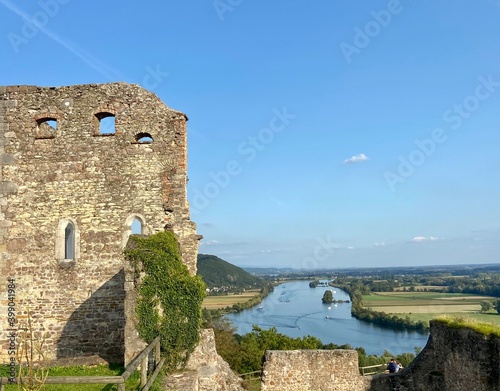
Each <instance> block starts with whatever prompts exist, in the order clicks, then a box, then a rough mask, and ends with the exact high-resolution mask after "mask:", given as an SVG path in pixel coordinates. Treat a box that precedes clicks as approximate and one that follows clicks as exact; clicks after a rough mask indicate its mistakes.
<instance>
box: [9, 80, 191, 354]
mask: <svg viewBox="0 0 500 391" xmlns="http://www.w3.org/2000/svg"><path fill="white" fill-rule="evenodd" d="M105 117H114V120H115V128H114V131H112V132H111V133H109V132H104V133H103V132H102V131H101V130H100V127H101V123H102V122H104V118H105ZM186 121H187V118H186V116H185V115H184V114H182V113H180V112H177V111H175V110H172V109H170V108H168V107H167V106H165V104H163V103H162V102H161V101H160V100H159V99H158V97H157V96H156V95H154V94H152V93H150V92H148V91H146V90H144V89H142V88H140V87H139V86H137V85H128V84H125V83H112V84H102V85H97V84H96V85H94V84H93V85H80V86H70V87H60V88H53V87H51V88H43V87H34V86H12V87H0V255H1V258H0V275H1V276H3V277H4V278H5V280H4V281H1V282H0V314H2V315H1V316H0V319H2V321H0V362H2V361H5V360H6V359H7V358H8V357H7V356H6V354H7V349H6V347H7V345H6V342H4V341H7V338H6V328H7V322H6V321H4V319H5V317H4V315H6V314H7V293H6V289H7V281H6V279H7V277H12V278H14V279H15V282H16V307H17V308H18V309H19V310H20V312H18V313H17V319H18V320H19V321H21V322H22V321H23V318H24V317H25V316H26V309H27V308H28V305H29V308H30V311H31V313H32V319H33V324H34V329H35V330H36V331H37V333H38V334H37V335H41V334H45V335H46V336H47V340H46V342H47V349H48V352H49V353H51V355H52V358H55V359H64V358H70V357H71V358H73V357H81V356H89V355H95V354H97V355H98V356H99V357H100V358H102V359H104V360H106V361H118V362H120V361H123V353H124V351H123V346H124V338H125V337H124V327H125V326H124V324H125V308H124V300H125V287H124V283H125V281H124V280H125V277H124V272H123V267H124V259H123V254H122V253H123V248H124V246H125V244H126V242H127V238H128V235H129V234H130V233H131V224H132V222H133V221H134V219H138V220H139V221H140V222H141V223H142V232H143V233H145V234H149V233H155V232H158V231H161V230H164V229H169V230H172V231H173V232H175V233H176V234H177V236H178V238H179V242H180V244H181V253H182V256H183V260H184V262H185V264H186V265H187V266H188V268H189V270H190V272H191V273H192V274H195V273H196V254H197V251H198V240H199V238H200V237H199V236H198V235H196V227H195V225H194V223H192V222H191V221H190V217H189V206H188V202H187V198H186V184H187V172H186V169H187V167H186V164H187V154H186ZM68 223H71V225H72V226H73V227H74V230H73V233H72V234H73V235H74V238H73V239H68V237H69V236H68V235H69V234H68V233H66V234H65V227H66V226H67V224H68ZM65 235H66V237H65ZM67 239H68V240H74V247H75V248H74V250H73V254H72V255H71V256H70V257H68V256H67V255H66V254H65V242H66V240H67Z"/></svg>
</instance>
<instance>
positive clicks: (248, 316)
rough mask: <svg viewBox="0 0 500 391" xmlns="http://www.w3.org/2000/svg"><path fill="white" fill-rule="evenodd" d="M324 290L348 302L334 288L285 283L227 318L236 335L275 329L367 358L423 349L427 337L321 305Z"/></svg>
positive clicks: (341, 306) (342, 306)
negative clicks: (359, 350)
mask: <svg viewBox="0 0 500 391" xmlns="http://www.w3.org/2000/svg"><path fill="white" fill-rule="evenodd" d="M326 289H332V290H333V291H334V294H333V296H334V298H335V299H336V300H349V295H348V294H347V293H346V292H344V291H342V290H340V289H338V288H333V287H328V288H327V287H317V288H309V281H295V282H288V283H285V284H282V285H279V286H277V287H276V288H275V289H274V292H272V293H271V294H270V295H269V296H267V297H266V298H265V299H264V300H263V301H262V303H261V304H260V305H259V306H255V307H253V308H250V309H248V310H244V311H241V312H239V313H236V314H228V315H226V316H227V318H228V319H230V320H231V321H232V322H233V325H234V326H235V327H237V332H238V333H239V334H246V333H248V332H250V331H252V325H254V324H255V325H257V326H259V327H261V328H263V329H268V328H270V327H276V328H277V330H278V332H279V333H282V334H285V335H288V336H290V337H294V338H295V337H304V336H306V335H312V336H314V337H317V338H319V339H320V340H321V341H322V342H323V343H324V344H327V343H330V342H332V343H335V344H337V345H342V344H346V343H348V344H350V345H351V346H352V347H363V348H364V349H365V350H366V353H367V354H377V355H381V354H382V353H383V352H384V350H388V351H389V352H391V353H392V354H394V355H396V354H401V353H405V352H410V353H414V352H415V347H419V348H423V347H424V346H425V344H426V342H427V337H428V334H427V333H425V334H422V333H419V332H416V331H400V330H393V329H390V328H385V327H380V326H375V325H372V324H371V323H368V322H361V321H359V320H357V319H356V318H353V317H352V316H351V304H350V303H339V304H337V305H334V304H323V303H322V302H321V298H322V297H323V293H324V292H325V290H326Z"/></svg>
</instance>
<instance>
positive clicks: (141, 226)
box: [122, 213, 149, 248]
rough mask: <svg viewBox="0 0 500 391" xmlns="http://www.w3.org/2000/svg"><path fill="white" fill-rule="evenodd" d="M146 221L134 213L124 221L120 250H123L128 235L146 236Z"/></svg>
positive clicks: (147, 232)
mask: <svg viewBox="0 0 500 391" xmlns="http://www.w3.org/2000/svg"><path fill="white" fill-rule="evenodd" d="M145 222H146V219H145V218H144V216H142V215H140V214H138V213H134V214H131V215H129V216H128V217H127V219H126V220H125V227H124V230H123V236H122V248H125V246H126V245H127V242H128V237H129V236H130V235H148V234H149V230H148V227H147V226H146V223H145Z"/></svg>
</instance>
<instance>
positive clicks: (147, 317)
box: [125, 231, 205, 369]
mask: <svg viewBox="0 0 500 391" xmlns="http://www.w3.org/2000/svg"><path fill="white" fill-rule="evenodd" d="M125 256H126V257H127V259H128V261H129V262H130V264H131V265H132V267H133V268H134V273H135V277H136V279H137V278H141V280H142V281H141V284H140V290H139V297H138V300H137V308H136V311H137V317H138V321H139V322H138V323H139V324H138V332H139V335H140V336H141V338H143V339H144V340H145V341H146V342H147V343H150V342H151V341H152V340H153V339H154V338H156V336H157V335H160V336H161V346H162V350H163V352H162V354H163V355H164V357H165V358H166V365H167V366H168V367H169V368H170V369H174V368H177V367H178V366H179V365H182V364H183V363H185V361H186V360H187V358H188V357H189V354H190V353H191V352H192V351H193V349H194V347H195V346H196V344H197V342H198V339H199V329H200V326H201V319H202V318H201V303H202V301H203V298H204V297H205V284H204V283H203V281H202V280H201V277H199V276H191V275H190V274H189V271H188V269H187V267H186V265H184V264H183V263H182V259H181V256H180V253H179V244H178V242H177V239H176V237H175V235H174V234H173V233H172V232H168V231H165V232H160V233H157V234H154V235H151V236H149V237H140V236H130V238H129V242H128V244H127V248H126V250H125Z"/></svg>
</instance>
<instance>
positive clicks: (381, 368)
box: [359, 364, 387, 376]
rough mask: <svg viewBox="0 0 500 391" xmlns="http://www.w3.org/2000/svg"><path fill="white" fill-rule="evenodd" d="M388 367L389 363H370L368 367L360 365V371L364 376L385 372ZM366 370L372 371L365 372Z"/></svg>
mask: <svg viewBox="0 0 500 391" xmlns="http://www.w3.org/2000/svg"><path fill="white" fill-rule="evenodd" d="M386 367H387V364H377V365H370V366H368V367H359V371H360V372H361V375H362V376H368V375H374V374H376V373H384V372H385V368H386ZM375 368H377V369H375ZM365 370H369V371H370V372H365Z"/></svg>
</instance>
